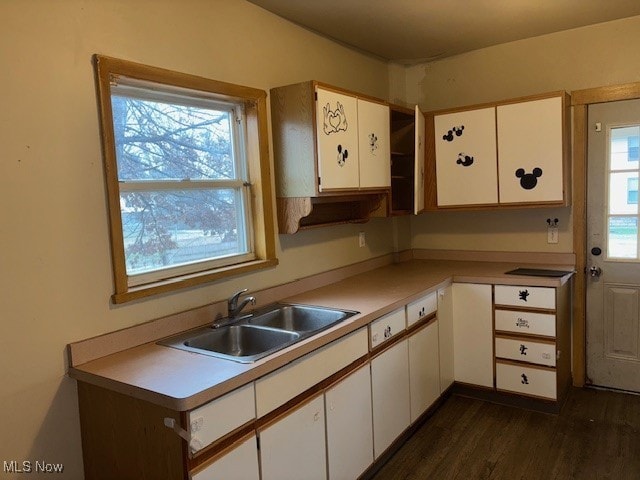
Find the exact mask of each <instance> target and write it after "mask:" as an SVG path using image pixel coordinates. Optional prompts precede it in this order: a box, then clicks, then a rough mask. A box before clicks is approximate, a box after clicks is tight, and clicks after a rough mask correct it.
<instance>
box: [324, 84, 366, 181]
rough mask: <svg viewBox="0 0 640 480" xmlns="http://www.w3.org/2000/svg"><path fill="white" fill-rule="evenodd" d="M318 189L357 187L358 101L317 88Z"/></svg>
mask: <svg viewBox="0 0 640 480" xmlns="http://www.w3.org/2000/svg"><path fill="white" fill-rule="evenodd" d="M316 93H317V101H316V130H317V133H316V135H317V139H318V176H319V177H320V183H319V185H318V188H319V190H320V191H321V192H322V191H325V190H334V189H350V190H356V189H358V187H359V185H360V182H359V175H360V174H359V168H360V167H359V164H358V103H357V99H356V98H355V97H350V96H348V95H343V94H341V93H336V92H332V91H330V90H323V89H321V88H317V89H316Z"/></svg>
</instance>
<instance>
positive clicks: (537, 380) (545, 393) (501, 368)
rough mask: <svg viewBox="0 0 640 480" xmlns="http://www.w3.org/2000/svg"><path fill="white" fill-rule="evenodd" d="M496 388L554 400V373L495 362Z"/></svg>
mask: <svg viewBox="0 0 640 480" xmlns="http://www.w3.org/2000/svg"><path fill="white" fill-rule="evenodd" d="M496 388H497V389H498V390H503V391H507V392H515V393H522V394H524V395H531V396H535V397H542V398H548V399H551V400H555V399H556V396H557V393H556V371H555V370H546V369H545V370H543V369H541V368H534V367H525V366H520V365H512V364H507V363H501V362H496Z"/></svg>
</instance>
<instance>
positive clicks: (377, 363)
mask: <svg viewBox="0 0 640 480" xmlns="http://www.w3.org/2000/svg"><path fill="white" fill-rule="evenodd" d="M371 391H372V402H373V447H374V449H373V451H374V457H375V458H378V457H379V456H380V455H381V454H382V453H383V452H384V451H385V450H386V449H387V448H388V447H389V446H390V445H391V444H392V443H393V441H394V440H395V439H396V438H397V437H398V436H399V435H400V434H401V433H402V432H403V431H404V430H405V429H406V428H407V427H408V426H409V423H410V400H409V353H408V343H407V340H406V339H404V340H402V341H401V342H399V343H397V344H396V345H394V346H392V347H391V348H389V349H388V350H385V351H384V352H382V353H381V354H380V355H378V356H377V357H375V358H374V359H373V360H371Z"/></svg>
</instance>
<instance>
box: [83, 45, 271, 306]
mask: <svg viewBox="0 0 640 480" xmlns="http://www.w3.org/2000/svg"><path fill="white" fill-rule="evenodd" d="M95 61H96V62H95V63H96V73H97V80H98V95H99V106H100V114H101V123H102V138H103V150H104V159H105V174H106V177H107V178H106V183H107V193H108V200H109V217H110V228H111V250H112V263H113V270H114V283H115V293H114V294H113V296H112V299H113V301H114V302H115V303H122V302H126V301H130V300H135V299H138V298H141V297H146V296H149V295H154V294H158V293H164V292H168V291H173V290H176V289H179V288H185V287H189V286H193V285H197V284H202V283H206V282H210V281H214V280H217V279H220V278H225V277H227V276H230V275H237V274H238V273H244V272H251V271H254V270H256V269H261V268H267V267H271V266H274V265H276V264H277V258H276V257H275V229H274V221H273V211H272V201H273V200H272V191H271V185H270V178H271V175H270V172H269V171H268V169H269V168H270V167H269V158H268V151H267V142H266V138H265V137H266V133H267V127H266V92H264V91H262V90H257V89H252V88H249V87H242V86H238V85H232V84H227V83H223V82H217V81H214V80H208V79H204V78H202V77H195V76H192V75H187V74H182V73H178V72H173V71H169V70H164V69H159V68H156V67H149V66H146V65H140V64H136V63H132V62H127V61H124V60H118V59H113V58H110V57H104V56H100V55H96V56H95ZM112 94H114V95H119V96H130V97H133V98H140V99H150V100H161V101H170V102H171V103H174V102H175V103H176V104H181V105H186V104H190V105H194V106H205V107H211V108H220V109H224V110H226V111H230V112H232V113H233V119H234V120H235V121H233V122H232V128H233V129H235V130H237V131H236V132H235V133H232V138H233V140H234V145H233V149H234V161H235V167H236V177H235V178H234V179H231V180H224V179H222V180H201V179H187V180H185V179H182V180H175V181H173V180H161V181H149V180H139V181H137V180H126V181H120V180H119V179H118V169H117V159H116V145H115V135H114V129H113V118H112V106H111V95H112ZM236 133H237V134H236ZM176 187H179V188H176ZM203 188H206V189H210V188H214V189H215V188H232V189H234V190H235V191H236V192H237V195H240V196H241V197H242V202H239V203H237V205H238V207H237V208H240V209H241V210H242V211H241V212H238V213H239V214H240V216H238V217H237V218H238V229H239V230H244V232H240V231H239V232H238V234H239V235H240V234H241V233H246V235H243V236H244V237H245V238H246V242H245V243H246V249H245V250H246V252H242V253H239V254H232V255H230V256H221V257H217V258H214V259H206V260H202V261H196V262H191V263H185V264H181V265H176V266H170V267H167V268H163V269H158V270H153V271H149V272H144V273H138V274H131V275H128V274H127V271H126V261H125V260H126V259H125V252H124V238H123V229H122V218H121V206H120V193H121V192H131V191H158V190H174V191H175V190H188V189H203ZM241 219H242V220H241Z"/></svg>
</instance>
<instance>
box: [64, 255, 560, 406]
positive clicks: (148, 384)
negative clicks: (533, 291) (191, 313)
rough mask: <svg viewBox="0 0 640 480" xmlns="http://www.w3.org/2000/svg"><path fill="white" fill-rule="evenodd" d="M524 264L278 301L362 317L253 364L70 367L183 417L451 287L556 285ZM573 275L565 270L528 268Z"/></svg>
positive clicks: (472, 265) (171, 358)
mask: <svg viewBox="0 0 640 480" xmlns="http://www.w3.org/2000/svg"><path fill="white" fill-rule="evenodd" d="M523 266H527V265H523V264H522V263H519V264H514V263H494V262H469V261H445V260H410V261H406V262H401V263H395V264H391V265H387V266H384V267H381V268H377V269H375V270H371V271H368V272H366V273H362V274H358V275H355V276H352V277H349V278H347V279H344V280H341V281H339V282H336V283H332V284H330V285H326V286H324V287H321V288H317V289H313V290H309V291H306V292H304V293H301V294H298V295H294V296H292V297H287V298H283V299H281V301H283V302H290V303H302V304H310V305H318V306H326V307H334V308H341V309H348V310H356V311H358V312H360V313H359V314H358V315H355V316H353V317H351V318H349V319H347V320H345V321H344V322H342V323H340V324H338V325H336V326H334V327H332V328H330V329H328V330H325V331H323V332H320V333H318V334H317V335H314V336H313V337H310V338H308V339H306V340H303V341H301V342H299V343H296V344H294V345H292V346H290V347H288V348H285V349H283V350H280V351H278V352H276V353H274V354H272V355H269V356H268V357H265V358H263V359H261V360H258V361H257V362H254V363H251V364H242V363H238V362H233V361H230V360H223V359H219V358H216V357H211V356H208V355H202V354H198V353H191V352H187V351H183V350H178V349H175V348H171V347H166V346H161V345H157V344H156V343H155V342H150V343H146V344H144V345H140V346H138V347H134V348H130V349H127V350H124V351H121V352H118V353H114V354H111V355H107V356H105V357H102V358H98V359H96V360H93V361H90V362H87V363H84V364H81V365H77V366H74V367H71V368H70V369H69V375H70V376H71V377H72V378H75V379H77V380H78V381H83V382H87V383H91V384H94V385H98V386H101V387H104V388H108V389H110V390H114V391H117V392H119V393H123V394H126V395H131V396H134V397H136V398H140V399H143V400H147V401H150V402H152V403H155V404H158V405H161V406H164V407H167V408H170V409H174V410H176V411H186V410H190V409H192V408H195V407H198V406H200V405H202V404H204V403H206V402H208V401H210V400H213V399H214V398H217V397H219V396H220V395H223V394H225V393H227V392H229V391H231V390H233V389H235V388H237V387H239V386H241V385H244V384H246V383H249V382H251V381H253V380H255V379H257V378H259V377H261V376H262V375H265V374H267V373H269V372H272V371H274V370H276V369H277V368H279V367H281V366H283V365H286V364H287V363H289V362H291V361H293V360H295V359H296V358H299V357H301V356H302V355H305V354H307V353H309V352H311V351H313V350H315V349H317V348H319V347H321V346H323V345H326V344H327V343H329V342H331V341H333V340H336V339H337V338H340V337H342V336H343V335H346V334H347V333H350V332H352V331H354V330H357V329H358V328H361V327H364V326H365V325H367V324H369V323H370V322H371V321H373V320H375V319H376V318H378V317H380V316H382V315H384V314H386V313H388V312H391V311H393V310H395V309H397V308H400V307H402V306H404V305H405V304H407V303H410V302H412V301H414V300H416V299H418V298H420V297H422V296H423V295H426V294H428V293H430V292H433V291H435V290H437V289H439V288H442V287H445V286H447V285H449V284H451V283H452V282H463V283H486V284H502V285H527V286H544V287H557V286H560V285H562V284H564V283H565V282H567V281H568V279H569V278H570V275H566V276H564V277H560V278H547V277H531V276H513V275H505V273H504V272H507V271H509V270H512V269H514V268H517V267H523ZM529 266H530V267H535V268H549V269H557V270H570V268H569V267H568V266H567V265H562V266H558V265H555V266H554V265H538V264H536V265H529Z"/></svg>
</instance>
